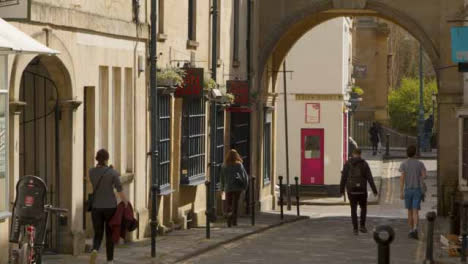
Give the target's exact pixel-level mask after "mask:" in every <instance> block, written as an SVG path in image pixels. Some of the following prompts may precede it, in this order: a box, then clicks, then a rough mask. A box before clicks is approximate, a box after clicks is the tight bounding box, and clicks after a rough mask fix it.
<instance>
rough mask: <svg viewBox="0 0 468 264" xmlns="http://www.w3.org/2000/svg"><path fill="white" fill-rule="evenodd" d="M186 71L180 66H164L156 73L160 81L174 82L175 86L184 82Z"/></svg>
mask: <svg viewBox="0 0 468 264" xmlns="http://www.w3.org/2000/svg"><path fill="white" fill-rule="evenodd" d="M184 77H185V72H184V70H182V69H180V68H164V69H161V70H159V71H158V72H157V73H156V79H157V80H158V83H163V82H164V83H166V82H169V83H172V84H173V85H175V86H180V85H182V84H183V83H184Z"/></svg>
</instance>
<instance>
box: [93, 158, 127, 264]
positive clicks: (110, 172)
mask: <svg viewBox="0 0 468 264" xmlns="http://www.w3.org/2000/svg"><path fill="white" fill-rule="evenodd" d="M96 161H97V165H96V167H95V168H92V169H90V170H89V178H90V180H91V183H92V185H93V190H94V191H93V193H94V198H93V204H92V211H91V217H92V221H93V228H94V240H93V250H92V251H91V258H90V261H89V263H90V264H95V263H96V258H97V253H98V251H99V248H100V247H101V243H102V239H103V236H104V232H105V233H106V253H107V263H113V260H114V242H113V241H112V230H111V227H110V225H109V223H110V221H111V219H112V217H113V216H114V214H115V212H116V209H117V199H116V197H115V194H114V189H115V190H117V194H118V195H119V197H120V200H122V202H123V203H124V204H125V206H127V204H128V199H127V197H126V195H125V194H124V193H123V192H122V184H121V182H120V175H119V173H118V172H117V171H116V170H114V169H113V168H112V166H108V165H107V163H108V161H109V152H107V150H105V149H101V150H99V151H98V152H97V154H96Z"/></svg>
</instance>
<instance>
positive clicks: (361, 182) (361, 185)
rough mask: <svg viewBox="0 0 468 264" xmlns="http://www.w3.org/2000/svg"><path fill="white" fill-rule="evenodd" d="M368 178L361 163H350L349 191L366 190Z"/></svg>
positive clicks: (347, 186)
mask: <svg viewBox="0 0 468 264" xmlns="http://www.w3.org/2000/svg"><path fill="white" fill-rule="evenodd" d="M366 185H367V180H366V177H365V176H364V171H363V168H362V167H361V166H359V164H354V165H353V164H352V163H351V162H350V163H349V170H348V180H347V182H346V188H347V190H348V192H366V187H367V186H366Z"/></svg>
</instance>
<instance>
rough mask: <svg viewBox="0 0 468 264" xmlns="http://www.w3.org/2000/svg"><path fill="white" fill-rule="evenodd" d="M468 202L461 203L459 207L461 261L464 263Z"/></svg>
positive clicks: (466, 246)
mask: <svg viewBox="0 0 468 264" xmlns="http://www.w3.org/2000/svg"><path fill="white" fill-rule="evenodd" d="M467 211H468V203H463V205H462V208H461V219H462V220H461V235H462V247H461V254H460V256H461V262H462V263H466V249H467V248H468V241H467V236H468V223H467V221H468V219H467Z"/></svg>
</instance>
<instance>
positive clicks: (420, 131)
mask: <svg viewBox="0 0 468 264" xmlns="http://www.w3.org/2000/svg"><path fill="white" fill-rule="evenodd" d="M423 133H424V73H423V48H422V46H420V47H419V122H418V156H420V155H421V150H422V147H423V146H422V143H423V136H424V135H423Z"/></svg>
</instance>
